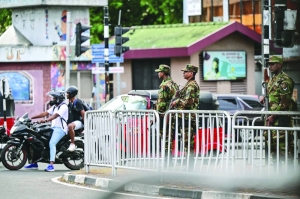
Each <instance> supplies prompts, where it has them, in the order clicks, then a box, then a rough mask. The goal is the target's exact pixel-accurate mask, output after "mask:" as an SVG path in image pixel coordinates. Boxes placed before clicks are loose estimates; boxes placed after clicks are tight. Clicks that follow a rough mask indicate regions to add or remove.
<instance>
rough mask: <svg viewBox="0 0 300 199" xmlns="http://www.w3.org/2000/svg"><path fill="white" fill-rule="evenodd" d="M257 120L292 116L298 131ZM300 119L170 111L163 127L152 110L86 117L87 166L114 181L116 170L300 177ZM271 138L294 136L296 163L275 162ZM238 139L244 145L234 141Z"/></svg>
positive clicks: (295, 114) (92, 113) (297, 115)
mask: <svg viewBox="0 0 300 199" xmlns="http://www.w3.org/2000/svg"><path fill="white" fill-rule="evenodd" d="M259 114H261V115H270V114H275V115H290V116H293V119H294V120H293V121H294V123H295V125H294V127H267V126H264V125H263V123H262V120H261V118H260V117H259V118H258V117H254V118H253V117H251V119H249V118H250V116H249V115H259ZM245 115H247V116H245ZM248 116H249V117H248ZM297 118H298V119H297ZM299 118H300V112H261V111H238V112H236V113H235V114H234V115H233V116H230V114H229V113H228V112H226V111H198V110H195V111H187V110H181V111H180V110H170V111H168V112H167V113H166V114H165V116H164V118H163V120H162V121H160V118H159V115H158V113H157V112H156V111H154V110H139V111H131V110H122V111H116V112H115V113H112V112H110V111H88V112H86V115H85V126H84V128H85V137H84V141H85V153H84V154H85V165H86V172H89V166H104V167H110V168H112V175H116V171H117V169H118V168H124V169H132V170H151V171H162V172H177V173H178V172H179V173H187V172H193V173H197V172H200V173H206V174H212V173H214V174H215V173H219V172H220V173H238V174H240V173H249V172H250V171H251V172H252V173H273V171H276V172H277V173H278V172H279V171H280V168H281V170H282V168H283V169H284V170H286V171H290V167H289V165H290V166H293V170H294V171H298V172H299V165H298V155H299V149H298V148H297V141H298V136H297V132H298V133H299V132H300V127H299V124H298V123H296V122H299V121H298V120H299ZM257 120H259V121H260V122H257ZM161 122H163V124H162V125H160V123H161ZM264 132H266V135H267V136H266V137H265V136H264V135H263V134H264ZM271 132H277V134H279V132H284V134H285V137H288V136H287V135H288V134H290V133H292V134H293V139H294V140H295V144H294V150H293V152H294V153H293V154H294V156H293V158H292V163H291V159H290V158H288V153H289V151H288V150H287V149H286V151H285V157H284V159H283V160H282V161H281V160H280V161H275V162H274V160H275V159H274V158H272V156H271V151H270V146H269V145H268V144H267V142H266V141H267V140H270V138H271ZM241 133H243V136H241ZM240 137H243V139H242V140H239V139H236V138H240ZM249 137H250V138H249ZM187 138H189V139H187ZM185 140H186V141H185ZM298 142H299V141H298ZM288 143H289V140H287V139H286V140H285V144H288ZM277 144H278V145H279V141H278V140H277ZM277 149H278V147H277ZM273 157H274V156H273ZM278 159H279V158H278V157H277V158H276V160H278ZM274 166H276V167H274Z"/></svg>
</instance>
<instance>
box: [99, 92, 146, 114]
mask: <svg viewBox="0 0 300 199" xmlns="http://www.w3.org/2000/svg"><path fill="white" fill-rule="evenodd" d="M147 103H148V101H147V98H146V97H143V96H135V95H120V96H117V97H114V98H113V99H111V100H110V101H108V102H107V103H105V104H104V105H103V106H101V107H100V109H99V110H102V111H104V110H110V111H112V112H115V111H116V110H146V109H147Z"/></svg>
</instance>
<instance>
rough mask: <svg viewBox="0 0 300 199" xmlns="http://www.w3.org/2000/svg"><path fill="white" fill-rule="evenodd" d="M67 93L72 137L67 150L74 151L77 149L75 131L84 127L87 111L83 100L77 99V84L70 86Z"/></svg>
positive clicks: (69, 127)
mask: <svg viewBox="0 0 300 199" xmlns="http://www.w3.org/2000/svg"><path fill="white" fill-rule="evenodd" d="M66 93H67V99H69V105H68V106H69V119H68V122H67V123H68V129H69V135H70V139H71V144H70V146H69V148H68V149H67V150H68V151H71V152H73V151H74V150H75V149H76V146H75V142H74V138H75V131H76V130H78V129H83V124H84V114H85V111H84V108H83V105H82V102H81V100H78V99H76V95H77V94H78V88H77V87H76V86H70V87H69V88H68V89H67V91H66ZM75 101H76V102H75Z"/></svg>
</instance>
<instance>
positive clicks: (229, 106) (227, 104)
mask: <svg viewBox="0 0 300 199" xmlns="http://www.w3.org/2000/svg"><path fill="white" fill-rule="evenodd" d="M218 101H219V103H220V106H219V109H220V110H224V111H226V110H237V109H238V108H237V103H236V100H235V99H234V98H231V99H228V98H218Z"/></svg>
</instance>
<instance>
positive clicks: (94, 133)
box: [84, 111, 116, 172]
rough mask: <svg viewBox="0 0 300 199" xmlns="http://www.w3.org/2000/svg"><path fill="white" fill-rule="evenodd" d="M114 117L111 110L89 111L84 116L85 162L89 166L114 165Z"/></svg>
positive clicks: (87, 170) (87, 167)
mask: <svg viewBox="0 0 300 199" xmlns="http://www.w3.org/2000/svg"><path fill="white" fill-rule="evenodd" d="M114 140H115V127H114V118H113V113H112V112H111V111H88V112H86V113H85V118H84V145H85V146H84V163H85V166H86V172H89V166H106V167H112V168H113V166H114V154H115V153H114V152H115V150H116V149H115V147H114V146H116V145H115V144H114V143H115V142H114Z"/></svg>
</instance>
